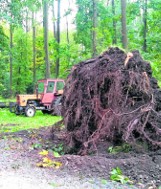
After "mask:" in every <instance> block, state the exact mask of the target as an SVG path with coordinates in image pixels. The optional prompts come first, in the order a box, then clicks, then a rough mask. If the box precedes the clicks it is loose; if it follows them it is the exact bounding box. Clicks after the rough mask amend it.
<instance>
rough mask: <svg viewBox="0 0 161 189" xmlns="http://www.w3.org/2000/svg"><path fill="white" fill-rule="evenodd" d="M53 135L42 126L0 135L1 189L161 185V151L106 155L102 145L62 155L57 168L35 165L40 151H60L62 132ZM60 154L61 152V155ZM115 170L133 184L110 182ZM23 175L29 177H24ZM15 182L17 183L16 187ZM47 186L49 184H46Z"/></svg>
mask: <svg viewBox="0 0 161 189" xmlns="http://www.w3.org/2000/svg"><path fill="white" fill-rule="evenodd" d="M53 133H54V134H52V135H51V128H45V127H44V128H41V129H39V130H30V131H21V132H18V133H7V134H1V135H0V188H2V189H10V184H9V183H12V184H11V185H12V186H11V188H12V189H13V188H14V187H13V186H15V188H16V189H27V188H34V189H41V188H44V187H46V188H47V189H48V188H49V189H50V188H69V189H72V188H81V189H82V188H91V189H92V188H111V189H115V188H147V189H152V188H153V189H154V188H159V186H161V150H158V151H155V152H143V151H141V150H140V151H137V152H136V151H135V152H134V151H133V152H132V151H131V152H129V153H118V154H109V153H107V147H108V146H106V145H105V143H103V142H102V144H100V146H99V148H98V153H97V154H91V155H89V156H78V155H72V154H65V155H62V156H61V157H58V158H55V159H56V161H58V162H61V163H62V166H61V167H60V168H59V169H54V168H40V167H37V166H36V164H37V163H38V162H40V160H41V156H40V155H39V152H40V151H42V149H45V150H49V149H50V150H51V149H53V150H54V149H58V147H59V148H60V149H59V150H60V151H61V150H62V149H61V148H62V147H61V146H62V144H63V137H64V131H62V130H59V129H55V130H54V132H53ZM105 149H106V150H105ZM50 150H49V151H50ZM62 152H63V150H62V151H61V152H60V153H62ZM116 167H119V168H121V170H122V171H123V174H124V175H126V176H127V177H129V179H130V180H131V181H133V185H132V186H129V185H121V184H118V183H113V182H111V181H110V179H109V177H110V171H111V170H112V169H113V168H116ZM40 172H41V173H40ZM25 174H27V175H28V176H26V177H24V175H25ZM15 176H17V177H16V178H15ZM53 179H54V181H53ZM11 180H12V181H13V182H11ZM2 181H3V182H4V181H5V183H3V182H2ZM33 181H34V183H33ZM6 183H7V186H6V185H5V184H6ZM16 183H19V185H20V187H19V188H18V187H17V185H16ZM46 183H48V185H45V184H46ZM62 183H63V184H62Z"/></svg>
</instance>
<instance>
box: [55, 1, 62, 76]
mask: <svg viewBox="0 0 161 189" xmlns="http://www.w3.org/2000/svg"><path fill="white" fill-rule="evenodd" d="M60 1H61V0H58V15H57V43H58V48H57V56H58V57H57V60H56V78H58V77H59V66H60V58H59V48H60V47H59V45H60Z"/></svg>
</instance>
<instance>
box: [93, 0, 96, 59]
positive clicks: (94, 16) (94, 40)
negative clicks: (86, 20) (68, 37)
mask: <svg viewBox="0 0 161 189" xmlns="http://www.w3.org/2000/svg"><path fill="white" fill-rule="evenodd" d="M96 27H97V0H93V31H92V56H93V57H96V55H97V47H96V46H97V44H96V35H97V34H96Z"/></svg>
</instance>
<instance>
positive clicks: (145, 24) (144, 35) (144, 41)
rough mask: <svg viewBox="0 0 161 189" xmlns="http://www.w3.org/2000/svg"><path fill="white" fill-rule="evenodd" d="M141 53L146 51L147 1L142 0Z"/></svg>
mask: <svg viewBox="0 0 161 189" xmlns="http://www.w3.org/2000/svg"><path fill="white" fill-rule="evenodd" d="M143 11H144V12H143V24H144V26H143V51H144V52H146V51H147V0H144V10H143Z"/></svg>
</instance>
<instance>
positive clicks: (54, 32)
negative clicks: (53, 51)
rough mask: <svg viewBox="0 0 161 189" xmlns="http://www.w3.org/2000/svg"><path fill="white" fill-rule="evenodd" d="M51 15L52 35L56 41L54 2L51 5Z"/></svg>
mask: <svg viewBox="0 0 161 189" xmlns="http://www.w3.org/2000/svg"><path fill="white" fill-rule="evenodd" d="M52 14H53V34H54V38H55V39H56V26H55V0H53V3H52Z"/></svg>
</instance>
